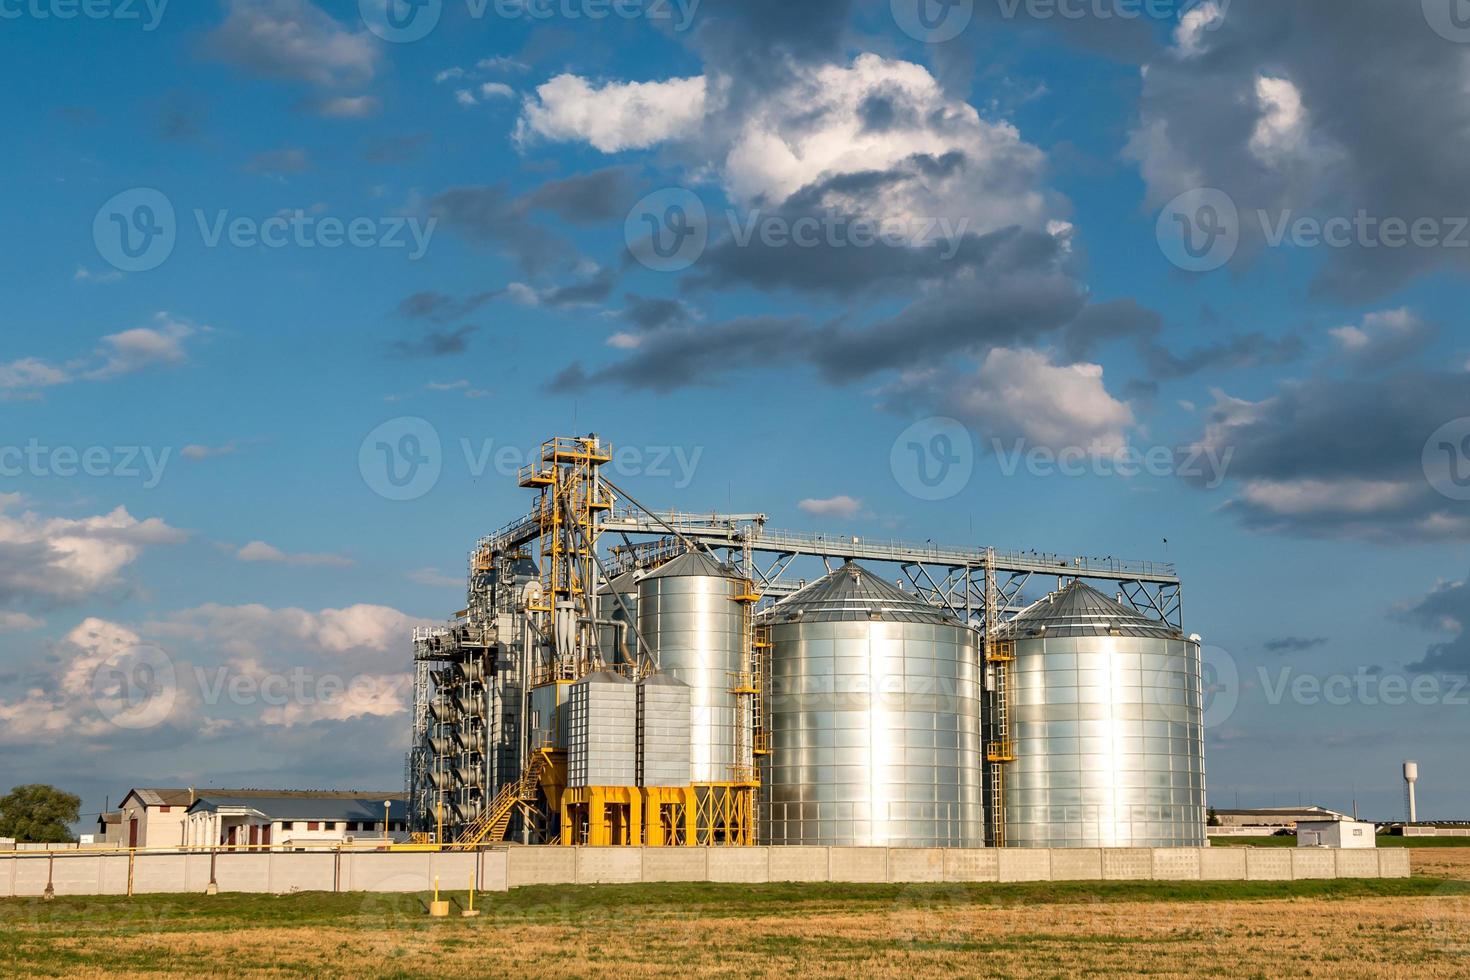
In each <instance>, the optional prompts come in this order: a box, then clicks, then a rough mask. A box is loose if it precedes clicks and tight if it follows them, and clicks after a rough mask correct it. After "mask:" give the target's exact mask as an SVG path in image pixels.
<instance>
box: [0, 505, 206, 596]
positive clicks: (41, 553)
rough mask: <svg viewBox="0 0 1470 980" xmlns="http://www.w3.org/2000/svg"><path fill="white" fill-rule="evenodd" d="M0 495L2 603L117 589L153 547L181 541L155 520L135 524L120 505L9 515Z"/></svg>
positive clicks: (179, 535)
mask: <svg viewBox="0 0 1470 980" xmlns="http://www.w3.org/2000/svg"><path fill="white" fill-rule="evenodd" d="M13 503H14V498H6V497H0V600H10V599H12V598H24V599H31V600H36V601H43V602H80V601H82V600H85V599H92V598H96V597H97V596H98V593H99V592H101V591H103V590H105V589H108V588H111V587H113V586H115V585H118V584H119V583H120V581H121V579H120V574H121V572H122V571H123V570H124V569H125V568H127V567H128V566H129V565H132V564H133V563H134V562H136V561H137V560H138V558H139V557H140V556H141V555H142V554H143V552H144V551H145V550H147V549H148V548H151V547H155V546H159V545H167V544H176V543H178V542H180V541H183V540H184V538H185V535H184V533H183V532H182V531H179V530H177V529H175V528H171V527H169V526H168V525H167V524H165V523H164V522H163V521H161V520H159V519H157V518H150V519H148V520H144V521H139V520H137V519H136V518H134V517H133V516H132V515H131V514H129V513H128V512H127V510H126V509H125V508H122V507H119V508H117V509H116V510H114V511H112V512H111V513H110V514H105V515H100V516H96V517H86V518H81V519H76V520H74V519H69V518H60V517H51V518H47V517H42V516H40V515H38V514H35V513H32V512H26V513H23V514H20V515H18V516H12V515H11V514H9V513H7V509H8V508H9V507H10V506H11V505H12V504H13Z"/></svg>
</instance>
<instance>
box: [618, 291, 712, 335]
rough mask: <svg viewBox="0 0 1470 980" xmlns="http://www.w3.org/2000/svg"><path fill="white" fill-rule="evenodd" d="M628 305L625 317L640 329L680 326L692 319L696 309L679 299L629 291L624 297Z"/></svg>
mask: <svg viewBox="0 0 1470 980" xmlns="http://www.w3.org/2000/svg"><path fill="white" fill-rule="evenodd" d="M623 302H624V303H625V304H626V306H625V307H624V309H623V314H622V316H623V319H624V320H627V321H628V322H629V323H631V324H633V325H634V326H636V327H638V329H640V330H662V329H663V328H664V327H678V326H683V325H684V324H687V323H689V322H690V321H692V320H693V319H694V318H695V317H694V311H693V310H692V309H690V308H689V306H688V304H686V303H684V302H682V301H680V300H677V299H663V298H660V297H653V296H637V295H635V294H633V293H628V294H627V295H625V296H624V297H623Z"/></svg>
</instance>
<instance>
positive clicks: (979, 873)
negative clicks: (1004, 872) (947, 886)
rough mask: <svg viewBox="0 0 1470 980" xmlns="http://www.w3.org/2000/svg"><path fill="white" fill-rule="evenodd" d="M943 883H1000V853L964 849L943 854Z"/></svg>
mask: <svg viewBox="0 0 1470 980" xmlns="http://www.w3.org/2000/svg"><path fill="white" fill-rule="evenodd" d="M944 880H945V881H1000V852H999V851H994V850H981V849H978V848H966V849H963V850H953V851H945V852H944Z"/></svg>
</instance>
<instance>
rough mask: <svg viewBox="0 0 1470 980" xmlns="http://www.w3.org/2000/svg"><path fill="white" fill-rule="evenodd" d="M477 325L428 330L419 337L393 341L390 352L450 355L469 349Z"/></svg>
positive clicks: (422, 355) (477, 331)
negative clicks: (453, 328)
mask: <svg viewBox="0 0 1470 980" xmlns="http://www.w3.org/2000/svg"><path fill="white" fill-rule="evenodd" d="M479 330H480V328H479V327H471V326H464V327H460V328H458V329H457V330H430V331H428V332H427V333H425V334H423V335H422V336H419V337H414V338H412V339H409V340H399V341H395V342H394V343H393V345H392V348H391V349H392V352H393V353H394V354H396V355H398V356H401V357H452V356H454V355H456V354H463V353H464V352H465V351H467V350H469V349H470V341H471V340H473V339H474V336H475V334H477V333H479Z"/></svg>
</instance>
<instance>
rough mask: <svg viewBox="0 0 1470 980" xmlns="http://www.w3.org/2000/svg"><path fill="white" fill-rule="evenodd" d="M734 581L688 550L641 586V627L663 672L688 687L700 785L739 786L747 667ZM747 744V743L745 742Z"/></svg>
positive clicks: (695, 767)
mask: <svg viewBox="0 0 1470 980" xmlns="http://www.w3.org/2000/svg"><path fill="white" fill-rule="evenodd" d="M738 594H739V591H738V583H737V581H736V580H735V579H734V578H733V577H732V576H731V575H730V574H729V573H728V572H727V571H726V570H725V569H724V568H723V566H721V565H720V564H719V563H718V562H716V561H714V560H713V559H711V558H709V557H707V556H705V555H702V554H699V553H696V552H690V553H688V554H686V555H683V556H681V557H679V558H675V559H674V560H673V561H671V562H669V563H668V564H666V565H664V566H663V567H662V568H660V569H659V570H658V571H656V572H653V573H652V574H650V575H648V576H647V577H646V578H644V579H643V581H642V582H641V583H640V584H639V592H638V628H639V631H640V632H641V633H642V635H643V639H644V641H645V642H646V643H647V644H648V645H649V648H650V649H651V650H653V651H655V653H656V656H657V658H658V662H659V665H660V667H661V669H662V670H663V672H665V673H667V674H669V675H670V676H672V677H675V678H677V679H679V680H681V681H683V682H684V683H685V684H688V685H689V688H690V692H689V693H690V707H689V719H690V764H691V770H692V772H691V775H692V781H693V782H695V783H725V782H733V781H736V778H737V776H738V772H737V770H736V767H737V765H738V764H744V765H749V764H750V763H749V760H745V761H744V762H743V763H742V760H740V759H737V758H736V744H737V741H736V738H735V715H736V711H735V708H736V695H735V694H734V693H732V688H733V687H734V686H735V685H734V682H735V678H734V676H733V675H735V674H737V673H739V672H741V671H743V670H745V656H746V654H745V636H744V629H743V623H744V620H743V616H742V609H741V606H740V604H739V603H738V602H736V601H735V597H736V596H737V595H738ZM744 744H745V745H747V746H748V745H750V744H751V740H750V738H749V737H747V738H746V739H745V740H744Z"/></svg>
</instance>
